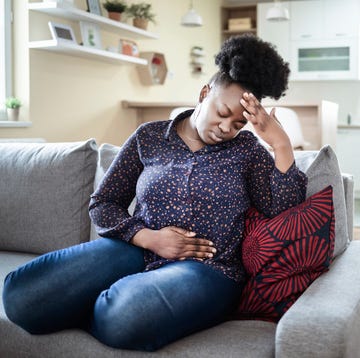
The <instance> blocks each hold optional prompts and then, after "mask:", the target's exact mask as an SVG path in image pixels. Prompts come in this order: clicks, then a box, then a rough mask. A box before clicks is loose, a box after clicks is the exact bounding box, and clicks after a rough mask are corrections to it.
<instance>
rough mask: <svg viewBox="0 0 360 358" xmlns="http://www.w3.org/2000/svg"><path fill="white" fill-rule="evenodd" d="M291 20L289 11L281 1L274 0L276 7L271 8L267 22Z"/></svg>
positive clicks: (267, 14) (267, 15)
mask: <svg viewBox="0 0 360 358" xmlns="http://www.w3.org/2000/svg"><path fill="white" fill-rule="evenodd" d="M289 19H290V16H289V10H288V9H287V8H286V7H284V6H283V4H282V3H281V0H274V6H273V7H271V8H270V9H269V10H268V11H267V13H266V20H268V21H286V20H289Z"/></svg>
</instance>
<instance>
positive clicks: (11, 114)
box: [6, 108, 20, 122]
mask: <svg viewBox="0 0 360 358" xmlns="http://www.w3.org/2000/svg"><path fill="white" fill-rule="evenodd" d="M6 111H7V119H8V120H9V121H13V122H14V121H18V120H19V113H20V108H6Z"/></svg>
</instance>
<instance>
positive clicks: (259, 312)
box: [237, 186, 334, 322]
mask: <svg viewBox="0 0 360 358" xmlns="http://www.w3.org/2000/svg"><path fill="white" fill-rule="evenodd" d="M333 252H334V216H333V202H332V189H331V187H330V186H329V187H327V188H325V189H324V190H322V191H320V192H319V193H317V194H314V195H312V196H311V197H310V198H308V199H307V200H306V201H305V202H304V203H301V204H300V205H298V206H296V207H293V208H290V209H288V210H286V211H284V212H283V213H281V214H279V215H278V216H276V217H274V218H272V219H270V218H267V217H265V216H264V215H263V214H260V213H258V212H257V211H256V209H254V208H252V209H250V210H249V211H248V213H247V218H246V229H245V232H244V241H243V245H242V259H243V263H244V268H245V270H246V271H247V273H248V274H249V280H248V281H247V283H246V285H245V288H244V291H243V294H242V297H241V300H240V305H239V307H238V312H237V317H238V318H245V319H250V318H258V319H267V320H273V321H275V322H276V321H278V320H279V319H280V318H281V317H282V315H283V314H284V313H285V312H286V311H287V310H288V309H289V308H290V306H291V305H292V304H293V303H294V302H295V301H296V299H297V298H298V297H299V296H300V295H301V294H302V293H303V292H304V291H305V289H306V288H307V287H308V286H309V285H310V284H311V283H312V282H313V281H314V280H315V279H316V278H317V277H319V276H320V275H321V274H322V273H323V272H325V271H327V270H328V268H329V265H330V263H331V262H332V258H333Z"/></svg>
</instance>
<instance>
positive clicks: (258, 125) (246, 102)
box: [240, 92, 291, 150]
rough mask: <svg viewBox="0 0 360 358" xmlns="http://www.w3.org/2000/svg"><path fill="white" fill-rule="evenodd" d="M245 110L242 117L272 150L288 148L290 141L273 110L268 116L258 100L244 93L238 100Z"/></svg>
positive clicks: (250, 94)
mask: <svg viewBox="0 0 360 358" xmlns="http://www.w3.org/2000/svg"><path fill="white" fill-rule="evenodd" d="M240 103H241V105H242V106H243V107H244V108H245V111H244V117H245V118H246V119H247V120H248V121H249V122H251V123H252V125H253V127H254V129H255V131H256V133H257V134H258V135H259V137H260V138H261V139H263V140H264V141H265V142H266V143H267V144H269V145H270V146H271V147H272V148H273V149H274V150H275V149H276V147H284V146H286V147H289V149H291V144H290V139H289V137H288V135H287V134H286V132H285V131H284V129H283V128H282V126H281V124H280V122H279V121H278V119H277V118H276V116H275V108H273V109H272V110H271V112H270V114H268V113H267V112H266V110H265V108H264V107H263V106H262V105H261V103H260V102H259V101H258V99H257V98H256V97H255V96H254V95H253V94H252V93H248V92H244V94H243V97H242V98H241V100H240Z"/></svg>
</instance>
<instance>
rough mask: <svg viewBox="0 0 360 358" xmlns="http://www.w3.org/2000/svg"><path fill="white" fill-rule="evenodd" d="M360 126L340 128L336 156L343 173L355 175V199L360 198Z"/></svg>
mask: <svg viewBox="0 0 360 358" xmlns="http://www.w3.org/2000/svg"><path fill="white" fill-rule="evenodd" d="M359 150H360V126H339V127H338V131H337V146H336V154H337V158H338V161H339V165H340V169H341V171H342V172H345V173H349V174H352V175H354V182H355V197H356V198H360V161H359V160H358V153H359Z"/></svg>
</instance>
